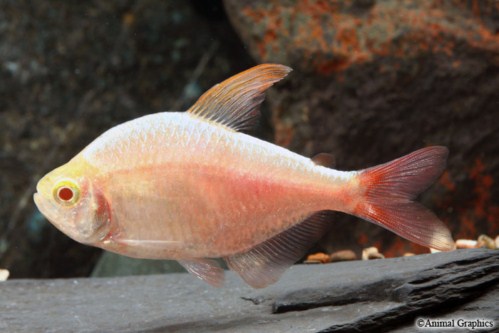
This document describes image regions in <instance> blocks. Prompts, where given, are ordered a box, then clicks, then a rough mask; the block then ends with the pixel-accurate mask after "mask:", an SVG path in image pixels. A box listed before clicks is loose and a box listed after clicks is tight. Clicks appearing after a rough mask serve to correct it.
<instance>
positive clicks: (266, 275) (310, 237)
mask: <svg viewBox="0 0 499 333" xmlns="http://www.w3.org/2000/svg"><path fill="white" fill-rule="evenodd" d="M329 222H330V214H328V212H326V211H322V212H318V213H315V214H313V215H312V216H310V217H309V218H307V219H305V220H304V221H303V222H301V223H300V224H297V225H295V226H293V227H291V228H290V229H288V230H286V231H284V232H282V233H280V234H278V235H277V236H274V237H272V238H271V239H269V240H266V241H265V242H263V243H261V244H259V245H257V246H255V247H254V248H252V249H251V250H249V251H247V252H243V253H238V254H236V255H233V256H230V257H226V258H224V259H225V261H226V262H227V265H228V266H229V268H230V269H232V270H233V271H235V272H237V273H238V274H239V275H240V276H241V277H242V278H243V280H244V281H246V283H247V284H249V285H250V286H252V287H253V288H264V287H266V286H268V285H270V284H272V283H274V282H276V281H277V280H279V278H280V277H281V275H282V274H283V273H284V271H285V270H286V269H288V268H289V267H290V266H291V265H293V264H294V263H295V262H297V261H298V260H299V259H300V258H301V257H303V256H304V255H305V253H306V252H307V251H308V250H309V249H310V248H311V247H312V246H313V245H314V244H315V243H317V241H319V239H321V237H322V236H323V235H324V233H325V232H326V231H327V228H328V227H329V224H330V223H329Z"/></svg>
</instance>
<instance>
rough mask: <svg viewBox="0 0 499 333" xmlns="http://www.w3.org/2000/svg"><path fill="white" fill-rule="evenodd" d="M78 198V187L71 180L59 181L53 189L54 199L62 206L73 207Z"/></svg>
mask: <svg viewBox="0 0 499 333" xmlns="http://www.w3.org/2000/svg"><path fill="white" fill-rule="evenodd" d="M79 198H80V189H79V186H78V185H77V184H76V183H75V182H74V181H72V180H69V179H64V180H61V181H59V182H58V183H57V184H56V186H55V187H54V199H55V201H56V202H58V203H60V204H62V205H66V206H70V205H74V204H75V203H76V202H78V199H79Z"/></svg>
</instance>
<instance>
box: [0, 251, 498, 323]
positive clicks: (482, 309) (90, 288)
mask: <svg viewBox="0 0 499 333" xmlns="http://www.w3.org/2000/svg"><path fill="white" fill-rule="evenodd" d="M498 286H499V251H494V250H484V249H475V250H461V251H454V252H450V253H438V254H433V255H420V256H413V257H404V258H396V259H380V260H373V261H354V262H344V263H336V264H329V265H306V266H305V265H301V266H294V267H292V268H291V269H290V270H289V271H288V272H287V273H286V274H285V275H284V277H283V279H282V280H281V281H279V282H278V283H277V284H275V285H273V286H271V287H269V288H266V289H262V290H254V289H251V288H249V287H248V286H246V285H244V284H243V283H242V281H241V280H240V279H239V278H238V277H237V276H235V275H234V274H233V273H231V272H230V273H228V274H227V280H226V285H225V287H224V288H221V289H215V288H212V287H210V286H208V285H206V284H203V283H202V282H201V281H198V280H197V279H195V278H194V277H192V276H190V275H187V274H181V273H177V274H168V275H163V276H159V275H154V276H136V277H122V278H109V279H108V278H98V279H97V278H91V279H65V280H63V279H61V280H10V281H6V282H3V283H0V294H1V295H2V297H1V298H0V330H1V331H2V332H68V331H71V332H214V331H217V332H234V331H237V332H348V331H352V330H359V331H363V332H370V331H380V330H382V331H388V330H390V331H395V332H411V331H416V328H415V326H414V322H415V320H416V318H418V317H435V318H451V319H452V318H463V317H465V318H482V319H484V318H485V319H488V320H493V321H495V325H496V327H497V326H498V325H499V305H498V303H497V299H498V297H499V288H498Z"/></svg>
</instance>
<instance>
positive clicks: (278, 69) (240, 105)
mask: <svg viewBox="0 0 499 333" xmlns="http://www.w3.org/2000/svg"><path fill="white" fill-rule="evenodd" d="M290 71H291V68H289V67H286V66H283V65H277V64H263V65H258V66H255V67H253V68H250V69H248V70H246V71H244V72H241V73H239V74H236V75H234V76H232V77H231V78H229V79H227V80H225V81H223V82H222V83H219V84H217V85H215V86H213V87H212V88H211V89H210V90H208V91H207V92H205V93H204V94H203V95H202V96H201V97H199V99H198V100H197V102H196V103H195V104H194V105H193V106H191V107H190V109H189V110H187V112H189V113H191V114H195V115H197V116H199V117H202V118H205V119H208V120H211V121H214V122H217V123H220V124H223V125H225V126H228V127H230V128H232V129H234V130H241V129H248V128H250V127H251V126H252V125H253V124H254V123H255V121H256V120H257V119H258V116H259V114H260V112H259V107H260V104H261V103H262V101H263V99H264V98H265V95H264V93H265V90H267V89H268V88H269V87H270V86H271V85H272V84H274V83H275V82H277V81H279V80H281V79H282V78H284V77H285V76H286V75H287V74H288V73H289V72H290Z"/></svg>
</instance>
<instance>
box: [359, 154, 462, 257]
mask: <svg viewBox="0 0 499 333" xmlns="http://www.w3.org/2000/svg"><path fill="white" fill-rule="evenodd" d="M447 155H448V150H447V148H445V147H439V146H434V147H428V148H423V149H420V150H417V151H415V152H413V153H412V154H409V155H406V156H404V157H401V158H398V159H396V160H394V161H391V162H388V163H385V164H382V165H379V166H376V167H372V168H369V169H365V170H363V171H361V172H360V174H359V176H358V177H359V181H360V184H359V185H360V187H361V191H363V189H365V192H364V197H363V199H362V200H361V201H360V203H359V204H358V205H357V207H356V208H355V211H354V214H355V215H357V216H359V217H361V218H363V219H366V220H368V221H370V222H373V223H375V224H378V225H380V226H382V227H384V228H386V229H388V230H391V231H393V232H394V233H396V234H398V235H399V236H402V237H404V238H406V239H408V240H410V241H413V242H415V243H418V244H420V245H423V246H427V247H430V248H434V249H437V250H443V251H447V250H452V249H454V247H455V245H454V241H453V239H452V237H451V235H450V232H449V229H448V228H447V227H446V226H445V225H444V224H443V223H442V222H441V221H440V220H439V219H438V218H437V217H436V216H435V215H434V214H433V213H432V212H431V211H429V210H428V209H427V208H425V207H424V206H422V205H421V204H419V203H417V202H414V201H413V200H414V199H415V198H416V197H417V196H418V195H419V194H420V193H421V192H422V191H424V190H426V189H427V188H428V187H429V186H430V185H431V184H433V183H434V182H435V181H436V180H437V178H438V177H439V176H440V174H441V173H442V172H443V170H444V168H445V164H446V160H447Z"/></svg>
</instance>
